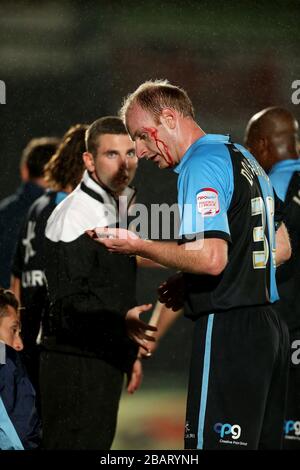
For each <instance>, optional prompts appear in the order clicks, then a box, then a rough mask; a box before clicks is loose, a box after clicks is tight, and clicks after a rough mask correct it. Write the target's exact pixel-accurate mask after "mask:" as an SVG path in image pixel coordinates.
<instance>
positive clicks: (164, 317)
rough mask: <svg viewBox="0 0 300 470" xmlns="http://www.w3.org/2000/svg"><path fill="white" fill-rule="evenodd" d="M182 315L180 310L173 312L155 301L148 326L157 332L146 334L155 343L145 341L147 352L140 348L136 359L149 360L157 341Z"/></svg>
mask: <svg viewBox="0 0 300 470" xmlns="http://www.w3.org/2000/svg"><path fill="white" fill-rule="evenodd" d="M182 313H183V309H182V308H181V309H179V310H177V311H175V312H174V311H173V310H172V309H171V308H168V307H166V305H165V304H162V303H160V302H159V301H157V302H156V305H155V308H154V310H153V313H152V316H151V318H150V321H149V325H153V326H156V328H157V331H156V332H151V333H148V334H149V335H150V336H153V338H155V341H147V342H146V343H145V346H146V347H147V352H146V351H145V349H143V348H140V349H139V353H138V357H142V358H149V357H150V356H151V355H152V354H153V352H154V351H155V350H156V348H157V346H158V341H159V340H160V339H161V338H162V337H163V336H164V335H165V334H166V332H167V331H168V330H169V328H170V327H171V326H172V325H173V323H174V322H175V321H176V320H177V318H178V317H179V316H180V315H182Z"/></svg>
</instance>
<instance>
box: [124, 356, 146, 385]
mask: <svg viewBox="0 0 300 470" xmlns="http://www.w3.org/2000/svg"><path fill="white" fill-rule="evenodd" d="M142 380H143V367H142V362H141V361H140V359H136V360H135V362H134V363H133V365H132V369H131V371H130V372H128V374H127V392H128V393H130V394H132V393H134V392H136V391H137V390H138V389H139V388H140V386H141V383H142Z"/></svg>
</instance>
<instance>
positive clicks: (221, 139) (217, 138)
mask: <svg viewBox="0 0 300 470" xmlns="http://www.w3.org/2000/svg"><path fill="white" fill-rule="evenodd" d="M229 141H230V136H229V135H222V134H205V135H204V136H203V137H200V138H199V139H197V140H196V141H195V142H194V143H193V144H192V145H191V146H190V147H189V148H188V149H187V151H186V152H185V154H184V155H183V157H182V159H181V160H180V162H179V163H178V165H177V166H176V167H175V168H174V170H173V171H175V173H180V172H181V170H182V167H183V165H184V164H185V162H186V161H187V160H188V159H189V157H190V156H191V154H192V153H193V152H194V151H195V149H196V148H198V147H200V146H201V145H205V144H210V143H222V144H228V142H229Z"/></svg>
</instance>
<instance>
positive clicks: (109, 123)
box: [85, 116, 128, 157]
mask: <svg viewBox="0 0 300 470" xmlns="http://www.w3.org/2000/svg"><path fill="white" fill-rule="evenodd" d="M104 134H115V135H118V134H128V133H127V130H126V127H125V125H124V123H123V121H122V119H121V118H119V117H117V116H105V117H102V118H100V119H97V120H96V121H94V122H93V123H92V124H91V125H90V127H89V128H88V129H87V131H86V134H85V145H86V150H87V151H88V152H90V153H91V154H92V155H93V156H94V157H95V156H96V155H97V148H98V146H99V137H100V136H101V135H104Z"/></svg>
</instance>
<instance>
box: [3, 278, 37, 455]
mask: <svg viewBox="0 0 300 470" xmlns="http://www.w3.org/2000/svg"><path fill="white" fill-rule="evenodd" d="M18 308H19V305H18V301H17V299H16V298H15V296H14V294H13V293H12V292H11V291H8V290H5V289H3V288H2V287H0V450H23V449H35V448H37V447H38V445H39V443H40V438H41V433H40V420H39V417H38V415H37V411H36V408H35V391H34V389H33V387H32V385H31V383H30V381H29V379H28V376H27V374H26V371H25V368H24V366H23V364H22V361H21V359H20V356H19V351H21V350H22V348H23V343H22V339H21V338H20V316H19V312H18Z"/></svg>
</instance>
